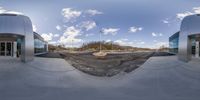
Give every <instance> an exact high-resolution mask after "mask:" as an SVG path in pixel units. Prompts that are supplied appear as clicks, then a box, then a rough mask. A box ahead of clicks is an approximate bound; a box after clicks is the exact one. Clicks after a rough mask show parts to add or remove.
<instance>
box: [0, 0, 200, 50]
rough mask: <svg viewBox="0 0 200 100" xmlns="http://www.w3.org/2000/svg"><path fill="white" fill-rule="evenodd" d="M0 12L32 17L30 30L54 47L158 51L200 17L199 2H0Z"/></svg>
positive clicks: (29, 0) (64, 0)
mask: <svg viewBox="0 0 200 100" xmlns="http://www.w3.org/2000/svg"><path fill="white" fill-rule="evenodd" d="M0 13H19V14H23V15H26V16H28V17H30V19H31V20H32V23H33V29H34V31H36V32H37V33H39V34H40V35H41V36H42V37H44V39H45V40H46V41H48V42H49V43H50V44H54V45H59V44H62V45H65V46H66V47H79V46H81V45H82V44H83V43H88V42H91V41H100V40H101V41H106V42H111V41H112V42H114V43H117V44H120V45H124V46H133V47H144V48H159V47H160V46H162V45H164V46H168V38H169V37H170V36H171V35H172V34H174V33H175V32H177V31H179V29H180V24H181V20H182V19H183V18H184V17H185V16H188V15H192V14H196V13H200V1H199V0H0ZM100 34H101V39H100Z"/></svg>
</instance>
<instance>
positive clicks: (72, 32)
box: [63, 26, 81, 37]
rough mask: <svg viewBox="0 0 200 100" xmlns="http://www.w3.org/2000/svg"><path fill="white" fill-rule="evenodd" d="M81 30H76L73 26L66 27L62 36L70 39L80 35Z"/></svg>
mask: <svg viewBox="0 0 200 100" xmlns="http://www.w3.org/2000/svg"><path fill="white" fill-rule="evenodd" d="M80 32H81V30H79V29H76V28H75V27H74V26H70V27H67V29H66V30H65V32H64V34H63V35H64V36H71V37H76V36H78V35H80Z"/></svg>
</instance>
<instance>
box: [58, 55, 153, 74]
mask: <svg viewBox="0 0 200 100" xmlns="http://www.w3.org/2000/svg"><path fill="white" fill-rule="evenodd" d="M153 55H154V52H138V53H125V54H108V55H107V56H106V57H104V58H96V57H95V56H93V55H92V53H82V54H78V53H76V54H70V53H62V54H61V56H63V57H64V59H65V60H67V61H68V62H69V63H70V64H71V65H72V66H74V67H75V68H76V69H78V70H80V71H82V72H85V73H88V74H90V75H95V76H107V77H111V76H114V75H116V74H118V73H120V72H126V73H129V72H131V71H133V70H135V69H137V68H138V67H139V66H141V65H142V64H143V63H144V62H145V61H146V60H147V59H148V58H149V57H151V56H153Z"/></svg>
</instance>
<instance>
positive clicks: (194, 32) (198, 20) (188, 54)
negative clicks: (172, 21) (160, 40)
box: [169, 14, 200, 62]
mask: <svg viewBox="0 0 200 100" xmlns="http://www.w3.org/2000/svg"><path fill="white" fill-rule="evenodd" d="M199 41H200V15H199V14H196V15H190V16H187V17H185V18H184V19H183V20H182V23H181V28H180V31H179V32H176V33H175V34H173V35H172V36H171V37H170V38H169V47H170V49H169V52H171V53H174V54H177V55H178V59H179V60H181V61H185V62H188V61H190V60H191V59H192V58H199V56H200V53H199V52H200V49H199V47H200V44H199Z"/></svg>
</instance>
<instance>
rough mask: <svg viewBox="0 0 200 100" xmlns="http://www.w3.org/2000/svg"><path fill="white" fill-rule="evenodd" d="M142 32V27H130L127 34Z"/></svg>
mask: <svg viewBox="0 0 200 100" xmlns="http://www.w3.org/2000/svg"><path fill="white" fill-rule="evenodd" d="M142 30H143V28H142V27H134V26H133V27H130V28H129V32H131V33H135V32H138V31H142Z"/></svg>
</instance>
